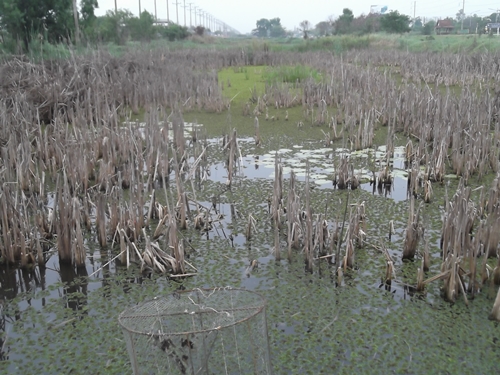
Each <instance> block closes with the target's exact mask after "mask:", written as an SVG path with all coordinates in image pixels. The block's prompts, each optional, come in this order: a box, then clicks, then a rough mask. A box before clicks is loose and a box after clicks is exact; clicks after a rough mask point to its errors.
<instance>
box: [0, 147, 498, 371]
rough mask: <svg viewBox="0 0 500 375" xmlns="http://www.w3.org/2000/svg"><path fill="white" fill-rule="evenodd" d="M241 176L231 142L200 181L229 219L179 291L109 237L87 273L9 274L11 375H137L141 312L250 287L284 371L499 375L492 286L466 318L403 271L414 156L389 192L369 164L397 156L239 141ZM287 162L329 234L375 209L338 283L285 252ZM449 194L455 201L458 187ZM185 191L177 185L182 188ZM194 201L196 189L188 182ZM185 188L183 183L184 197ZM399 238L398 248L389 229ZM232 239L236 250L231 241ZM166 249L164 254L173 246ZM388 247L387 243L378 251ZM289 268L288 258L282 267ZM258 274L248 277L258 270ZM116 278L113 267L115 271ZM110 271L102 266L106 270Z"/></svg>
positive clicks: (439, 201)
mask: <svg viewBox="0 0 500 375" xmlns="http://www.w3.org/2000/svg"><path fill="white" fill-rule="evenodd" d="M238 142H239V146H240V148H241V159H240V166H239V169H238V171H237V174H236V177H235V178H234V179H233V184H232V186H231V188H230V189H229V188H227V187H226V184H225V182H226V180H227V170H226V167H225V156H224V153H223V151H222V150H221V141H220V140H219V139H216V138H213V139H209V140H208V145H209V148H208V150H207V155H208V164H207V166H206V171H205V174H204V176H203V178H204V181H197V182H196V183H195V184H194V186H195V189H196V197H197V200H198V201H199V202H200V203H201V204H202V205H203V206H205V207H207V208H208V207H211V205H212V202H213V197H215V203H216V204H215V206H216V209H217V211H218V214H219V216H218V217H219V220H217V221H216V222H214V223H213V226H212V229H211V230H210V231H209V232H198V231H195V230H193V229H189V230H187V231H185V232H183V233H182V236H183V237H184V238H185V240H186V241H187V242H188V243H189V246H186V248H187V257H188V260H189V262H190V263H192V264H193V265H195V267H196V268H197V269H198V271H199V272H198V275H197V276H195V277H191V278H188V279H185V280H177V281H173V280H168V279H166V278H165V277H164V276H161V275H153V276H152V277H151V278H144V277H142V276H141V275H140V272H139V270H138V266H137V265H134V264H133V265H132V266H131V267H130V268H128V269H127V268H126V267H124V266H123V265H120V263H119V262H118V261H116V260H113V261H111V262H109V261H110V260H111V259H112V258H113V257H114V256H115V255H116V254H117V246H115V248H113V249H111V248H109V249H107V250H100V249H99V248H98V245H97V241H96V234H95V233H91V234H90V235H89V236H88V238H87V246H88V252H89V257H88V261H87V266H86V267H85V268H84V269H80V270H77V271H75V270H73V269H71V268H67V267H61V266H60V265H59V262H58V259H57V256H56V255H55V254H54V255H53V256H52V257H50V259H49V260H48V262H47V268H46V270H45V271H41V270H39V269H36V270H35V271H33V272H28V271H22V270H15V269H6V268H1V269H0V282H1V288H0V293H1V297H2V301H1V303H2V304H1V306H0V307H1V311H2V314H1V318H2V319H1V322H0V329H1V330H2V331H3V336H2V337H3V343H2V344H3V346H1V348H2V357H1V359H2V361H1V362H0V371H2V372H3V373H19V374H29V373H37V374H42V373H46V374H56V373H57V374H60V373H81V374H123V373H131V370H130V367H129V363H128V355H127V352H126V347H125V342H124V339H123V335H122V333H121V330H120V328H119V326H118V322H117V316H118V314H119V313H120V312H121V311H123V310H125V309H126V308H127V307H128V306H131V305H133V304H136V303H138V302H140V301H143V300H146V299H151V298H152V297H154V296H160V295H162V294H165V293H170V292H172V291H174V290H176V289H178V288H186V289H190V288H195V287H224V286H232V287H239V288H247V289H250V290H254V291H258V292H260V293H262V294H263V295H264V296H265V297H266V298H267V300H268V307H267V322H268V327H269V340H270V347H271V356H272V362H273V366H274V370H275V373H276V374H333V373H338V374H340V373H345V374H361V373H366V374H374V373H378V374H387V373H403V374H424V373H443V374H459V373H460V374H482V373H483V374H493V373H498V371H499V369H500V362H499V359H498V358H499V355H500V328H499V327H498V325H497V324H496V323H492V322H490V321H488V320H487V316H488V314H489V312H490V310H491V307H492V304H493V299H494V296H495V289H494V288H490V287H488V286H486V287H485V288H484V289H482V290H481V292H480V293H479V294H478V295H477V296H476V298H475V299H474V300H472V301H470V304H469V307H466V306H465V304H464V302H463V300H462V299H459V300H458V301H457V303H455V304H454V305H451V304H448V303H446V302H444V301H443V299H442V298H441V296H440V291H439V287H440V286H441V284H440V282H434V283H432V284H430V285H429V287H428V288H427V290H426V292H424V293H416V292H415V291H414V288H413V285H415V283H416V274H417V267H418V264H419V262H418V261H415V262H405V263H403V262H402V261H401V252H402V248H403V238H404V229H405V226H406V222H407V214H408V201H407V194H406V186H407V181H406V170H405V168H404V160H403V154H404V152H403V151H404V150H403V149H402V148H401V147H398V148H396V151H395V155H394V158H393V160H392V163H391V168H392V170H393V177H394V183H393V184H392V186H391V187H390V188H388V189H382V190H379V189H377V188H376V187H375V186H373V185H371V184H370V183H369V182H368V179H369V177H370V175H371V172H370V168H371V167H372V165H370V163H371V162H370V160H371V161H373V160H375V161H377V160H385V149H384V147H379V148H377V149H376V150H363V151H358V152H353V153H351V152H350V151H349V150H346V149H343V148H340V147H339V146H337V147H336V148H334V147H327V148H325V147H324V144H323V142H322V141H321V140H307V139H306V140H303V141H300V142H299V141H297V140H294V139H286V138H280V139H279V140H273V139H269V140H268V141H267V142H264V144H263V145H261V146H256V145H255V142H254V140H253V138H240V139H239V140H238ZM343 156H348V157H349V158H350V159H351V160H352V162H353V164H354V165H355V170H356V173H357V174H359V175H360V176H361V178H362V182H363V183H362V184H361V185H360V188H359V189H357V190H353V191H347V190H343V191H341V190H337V189H335V187H334V186H333V183H332V180H333V175H334V172H335V167H336V164H334V161H335V163H338V160H339V158H340V157H343ZM276 157H278V158H279V159H280V160H281V162H282V164H283V172H284V178H285V183H284V188H285V190H286V189H287V187H288V183H289V176H290V172H291V171H292V170H293V171H294V172H295V173H296V175H297V177H298V180H299V183H298V185H299V186H298V190H299V193H300V194H301V195H302V194H303V192H304V186H305V185H304V183H303V182H304V180H305V175H306V161H308V162H309V164H310V178H311V181H312V182H313V186H312V192H311V199H312V205H313V210H314V212H316V213H324V214H325V216H326V217H327V219H328V221H329V225H330V228H331V227H332V226H333V225H334V222H336V221H337V222H340V221H341V220H342V217H343V212H344V208H345V204H346V200H347V199H348V200H349V201H348V203H349V204H351V203H356V202H365V206H366V233H367V240H366V242H367V243H366V245H365V246H364V247H363V248H361V249H357V250H356V255H355V269H354V270H349V271H347V273H346V275H345V279H344V281H343V282H342V285H337V282H336V276H335V273H334V270H335V269H334V266H332V265H330V264H329V263H328V261H327V260H318V261H317V262H316V264H315V266H314V271H313V272H312V273H310V272H308V271H307V270H306V267H305V264H304V256H303V254H302V252H301V251H300V250H293V253H292V256H291V258H290V259H287V255H286V249H287V244H286V238H285V237H284V236H283V235H282V236H281V243H280V245H281V248H282V254H283V255H282V260H281V261H276V260H275V257H274V255H272V248H273V247H274V239H273V229H272V225H271V221H270V218H269V214H268V205H267V199H268V197H270V196H271V194H272V189H273V180H274V163H275V158H276ZM446 184H447V185H448V189H449V192H450V194H452V193H453V192H454V189H455V188H456V184H457V182H456V180H454V179H449V180H447V182H446ZM172 185H174V184H172ZM186 186H187V187H186V190H187V191H188V193H190V194H191V193H192V191H191V187H190V186H191V184H187V185H186ZM174 188H175V186H171V189H174ZM434 192H435V197H434V199H433V202H432V203H431V204H428V205H424V206H423V218H424V226H425V228H426V236H427V238H428V240H429V244H430V248H431V255H432V266H431V270H430V271H429V272H428V274H427V277H430V276H432V275H435V274H437V273H439V266H440V253H439V238H440V229H441V221H440V220H441V213H442V212H441V208H442V206H443V200H444V187H443V186H435V188H434ZM249 214H251V215H252V216H253V217H254V218H255V219H256V226H255V229H256V232H255V233H254V235H253V238H252V240H251V241H247V240H246V237H245V229H246V226H247V218H248V215H249ZM390 220H393V221H394V227H395V232H396V233H395V234H394V235H393V236H392V238H391V240H389V239H388V232H389V221H390ZM231 238H232V239H231ZM160 245H161V246H165V244H163V243H162V242H161V240H160ZM373 245H375V246H373ZM382 245H383V246H385V247H387V249H388V251H389V253H390V255H391V256H392V257H393V260H394V261H395V266H396V268H395V273H396V278H397V281H394V282H393V283H392V285H390V286H388V285H385V284H383V283H381V279H382V277H383V276H384V274H385V260H384V256H383V255H382V254H381V253H380V252H379V251H378V250H377V248H378V247H380V246H382ZM283 258H284V259H283ZM252 260H257V261H258V264H259V266H258V267H257V268H255V269H253V270H251V271H249V264H250V262H251V261H252ZM108 262H109V264H107V265H106V266H104V267H103V264H105V263H108ZM102 267H103V268H102Z"/></svg>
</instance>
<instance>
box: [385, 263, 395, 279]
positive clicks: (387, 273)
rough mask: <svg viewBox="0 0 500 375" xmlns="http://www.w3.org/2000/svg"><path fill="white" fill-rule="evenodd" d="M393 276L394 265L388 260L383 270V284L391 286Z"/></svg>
mask: <svg viewBox="0 0 500 375" xmlns="http://www.w3.org/2000/svg"><path fill="white" fill-rule="evenodd" d="M393 274H394V263H393V262H392V261H390V260H389V261H387V266H386V269H385V280H384V282H385V283H386V284H387V285H391V283H392V278H393Z"/></svg>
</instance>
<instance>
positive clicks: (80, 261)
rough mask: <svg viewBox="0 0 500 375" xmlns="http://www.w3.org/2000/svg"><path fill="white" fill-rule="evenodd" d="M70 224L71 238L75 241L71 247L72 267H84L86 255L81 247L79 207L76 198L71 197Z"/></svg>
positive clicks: (82, 246)
mask: <svg viewBox="0 0 500 375" xmlns="http://www.w3.org/2000/svg"><path fill="white" fill-rule="evenodd" d="M72 203H73V206H72V210H73V212H72V214H73V215H72V216H73V217H72V220H71V221H72V222H71V238H72V239H73V240H74V241H75V242H74V243H73V244H72V245H73V248H72V253H73V265H74V266H76V267H82V266H85V260H86V258H87V254H86V251H85V247H84V245H83V233H82V228H81V215H80V212H81V206H80V201H79V200H78V198H76V197H73V199H72Z"/></svg>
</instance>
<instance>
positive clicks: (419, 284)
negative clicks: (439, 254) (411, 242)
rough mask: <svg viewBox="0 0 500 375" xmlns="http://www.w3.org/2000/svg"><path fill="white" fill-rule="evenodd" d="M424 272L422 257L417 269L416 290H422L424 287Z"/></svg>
mask: <svg viewBox="0 0 500 375" xmlns="http://www.w3.org/2000/svg"><path fill="white" fill-rule="evenodd" d="M424 272H425V270H424V259H422V262H421V264H420V267H419V268H418V270H417V286H416V288H415V289H416V291H417V292H422V291H424V289H425V284H424Z"/></svg>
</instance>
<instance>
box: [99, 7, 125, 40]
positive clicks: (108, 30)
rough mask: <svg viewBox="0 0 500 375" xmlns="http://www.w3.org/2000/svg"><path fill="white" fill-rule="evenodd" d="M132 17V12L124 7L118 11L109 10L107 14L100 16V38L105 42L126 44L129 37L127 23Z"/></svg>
mask: <svg viewBox="0 0 500 375" xmlns="http://www.w3.org/2000/svg"><path fill="white" fill-rule="evenodd" d="M130 18H132V13H130V11H128V10H123V9H118V10H117V11H116V12H115V11H113V10H108V11H107V12H106V15H105V16H102V17H98V18H97V20H96V25H97V35H98V38H99V40H100V41H101V42H105V43H109V42H113V43H116V44H124V43H125V42H126V41H127V39H128V37H129V32H128V28H127V27H126V25H127V24H128V23H129V19H130Z"/></svg>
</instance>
